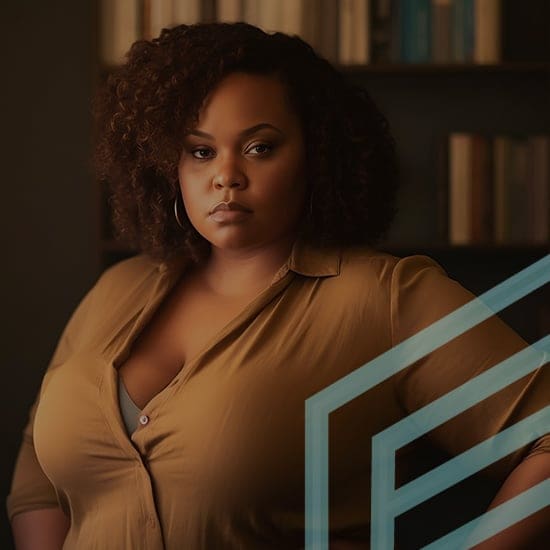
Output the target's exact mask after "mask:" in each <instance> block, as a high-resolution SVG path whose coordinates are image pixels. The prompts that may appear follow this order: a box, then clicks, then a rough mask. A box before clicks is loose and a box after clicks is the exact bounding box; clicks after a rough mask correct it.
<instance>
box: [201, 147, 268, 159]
mask: <svg viewBox="0 0 550 550" xmlns="http://www.w3.org/2000/svg"><path fill="white" fill-rule="evenodd" d="M254 149H256V150H258V149H260V151H258V152H257V153H256V155H264V154H267V153H270V152H271V151H272V150H273V146H272V145H270V144H268V143H258V144H257V145H253V146H252V147H250V149H249V151H252V150H254ZM205 151H206V152H208V151H210V149H207V148H205V147H201V148H198V149H193V151H191V154H192V155H193V157H194V158H196V159H197V160H206V159H207V158H208V157H207V156H205V155H203V153H204V152H205ZM195 153H198V156H197V155H196V154H195ZM256 155H255V156H256Z"/></svg>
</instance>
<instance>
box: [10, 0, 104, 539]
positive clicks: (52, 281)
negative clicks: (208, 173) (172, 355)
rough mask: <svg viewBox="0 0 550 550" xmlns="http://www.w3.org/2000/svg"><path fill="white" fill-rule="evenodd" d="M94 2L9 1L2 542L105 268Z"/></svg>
mask: <svg viewBox="0 0 550 550" xmlns="http://www.w3.org/2000/svg"><path fill="white" fill-rule="evenodd" d="M94 4H95V2H94V1H93V0H79V1H78V2H74V1H71V0H49V1H48V2H42V1H39V0H31V1H29V0H27V1H25V2H4V3H3V4H2V18H1V21H2V32H0V40H1V41H2V44H1V46H2V47H1V48H0V51H1V52H2V54H1V55H2V65H1V67H2V101H1V109H2V143H1V151H2V189H1V199H0V208H1V211H0V220H1V223H2V230H1V232H0V234H1V239H2V242H1V249H2V252H3V254H2V270H1V283H2V284H1V285H0V288H1V291H2V296H1V302H0V303H1V304H2V319H3V323H2V325H3V326H2V345H1V346H0V354H1V355H0V358H1V359H0V367H1V369H2V382H3V391H2V398H1V399H0V407H1V409H0V410H1V414H0V418H1V419H2V424H1V429H2V434H1V435H2V453H1V454H0V474H1V479H0V493H1V495H2V507H3V508H2V513H1V514H0V548H10V547H11V545H12V543H11V530H10V528H9V525H8V521H7V515H6V512H5V496H6V495H7V493H8V491H9V484H10V481H11V475H12V468H13V463H14V460H15V456H16V453H17V449H18V447H19V443H20V439H21V430H22V429H23V426H24V424H25V423H26V420H27V412H28V408H29V407H30V405H31V402H32V400H33V399H34V395H35V393H36V392H37V391H38V388H39V384H40V381H41V377H42V374H43V372H44V369H45V368H46V366H47V363H48V361H49V359H50V357H51V354H52V353H53V350H54V347H55V344H56V342H57V338H58V337H59V335H60V333H61V330H62V329H63V326H64V324H65V323H66V321H67V320H68V317H69V315H70V313H71V312H72V310H73V309H74V307H75V306H76V304H77V302H78V301H79V300H80V298H81V297H82V296H83V294H84V293H85V291H86V290H87V288H88V287H89V286H90V285H91V284H92V282H93V279H94V277H95V276H96V274H97V270H98V260H97V250H98V247H97V241H96V239H97V227H96V226H97V222H96V214H95V212H96V208H95V201H96V200H97V198H96V194H95V190H94V186H93V184H92V178H91V176H90V173H89V169H88V164H87V162H88V161H87V159H88V154H89V146H90V143H89V141H90V125H91V124H90V120H89V101H90V94H91V90H92V87H93V74H94V70H93V66H94V65H93V64H94V62H95V59H94V52H95V46H94V40H95V36H94V34H95V19H94V18H95V15H94V9H95V8H94Z"/></svg>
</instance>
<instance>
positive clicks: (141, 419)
mask: <svg viewBox="0 0 550 550" xmlns="http://www.w3.org/2000/svg"><path fill="white" fill-rule="evenodd" d="M147 422H149V417H148V416H147V415H145V414H142V415H141V416H140V417H139V423H140V424H141V425H142V426H145V424H147Z"/></svg>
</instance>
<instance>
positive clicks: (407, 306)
mask: <svg viewBox="0 0 550 550" xmlns="http://www.w3.org/2000/svg"><path fill="white" fill-rule="evenodd" d="M473 299H475V295H474V294H473V293H471V292H470V291H468V290H467V289H465V288H464V287H463V286H461V285H460V284H459V283H458V282H457V281H455V280H454V279H452V278H450V277H449V276H448V275H447V274H446V272H445V271H444V269H443V268H442V267H441V266H440V265H439V264H438V263H437V262H435V261H434V260H432V259H431V258H429V257H428V256H423V255H416V256H408V257H405V258H401V259H399V261H397V262H396V264H395V266H394V269H393V272H392V276H391V299H390V319H391V325H392V326H391V331H392V345H393V346H395V345H397V344H399V343H400V342H402V341H404V340H406V339H407V338H409V337H411V336H413V335H415V334H416V333H417V332H419V331H420V330H422V329H424V328H426V327H428V326H429V325H431V324H432V323H434V322H436V321H438V320H439V319H441V318H442V317H445V316H446V315H447V314H449V313H451V312H453V311H454V310H456V309H457V308H459V307H460V306H462V305H464V304H466V303H467V302H469V301H471V300H473ZM528 346H529V344H528V343H527V342H526V341H525V340H524V339H523V338H521V337H520V336H519V335H518V334H517V333H516V332H515V331H514V330H513V329H512V328H511V327H509V326H508V325H507V324H506V323H505V322H504V321H502V319H501V318H500V317H498V315H496V314H494V315H492V316H490V317H489V318H488V319H486V320H485V321H483V322H481V323H479V324H478V325H476V326H475V327H472V328H471V329H469V330H467V331H466V332H464V333H462V334H461V335H459V336H457V337H455V338H453V339H452V340H450V341H449V342H447V343H446V344H444V345H442V346H440V347H439V348H437V349H435V350H434V351H433V352H431V353H429V354H428V355H426V356H425V357H423V358H421V359H419V360H417V361H416V362H415V363H413V364H412V365H411V366H409V367H407V368H405V369H404V370H402V371H400V372H399V373H398V374H396V375H395V376H394V384H395V391H396V396H397V399H398V401H399V403H400V405H401V407H402V408H403V412H404V414H406V415H407V414H411V413H412V412H414V411H416V410H418V409H420V408H422V407H423V406H425V405H427V404H428V403H430V402H432V401H433V400H434V399H436V398H438V397H441V396H442V395H444V394H446V393H448V392H449V391H451V390H453V389H455V388H457V387H458V386H460V385H462V384H464V383H465V382H467V381H468V380H470V379H471V378H474V377H475V376H477V375H479V374H481V373H482V372H484V371H486V370H488V369H490V368H491V367H494V366H496V365H497V364H498V363H500V362H501V361H504V360H505V359H507V358H509V357H510V356H511V355H514V354H515V353H517V352H518V351H520V350H522V349H524V348H526V347H528ZM544 361H545V359H544V356H543V354H542V353H541V361H540V363H539V366H538V367H537V369H536V370H534V371H532V372H531V373H529V374H528V375H526V376H524V377H522V378H521V379H519V380H517V381H516V382H514V383H512V384H510V385H508V386H506V387H505V388H503V389H501V390H500V391H497V392H496V393H494V394H492V395H491V396H489V397H487V398H486V399H484V400H482V401H481V402H480V403H477V404H476V405H474V406H472V407H470V408H468V409H466V410H465V411H464V412H461V413H460V414H458V415H456V416H455V417H453V418H452V419H450V420H448V421H446V422H445V423H443V424H441V425H440V426H439V427H437V428H435V429H434V430H432V431H431V432H430V433H429V434H428V437H429V438H430V439H431V441H432V443H435V444H436V445H437V446H438V447H440V448H442V449H443V450H444V451H446V452H447V453H449V454H450V455H457V454H460V453H462V452H464V451H466V450H467V449H469V448H471V447H472V446H474V445H476V444H478V443H481V442H482V441H484V440H485V439H487V438H489V437H491V436H493V435H495V434H497V433H499V432H501V431H502V430H503V429H505V428H507V427H509V426H512V425H513V424H515V423H517V422H518V421H520V420H522V419H524V418H526V417H527V416H530V415H531V414H534V413H536V412H538V411H540V410H541V409H542V408H544V407H546V406H548V404H549V403H550V372H549V368H548V364H546V365H545V364H544ZM549 451H550V435H549V434H548V433H546V435H543V436H542V437H539V438H538V439H536V440H535V441H532V442H531V443H529V444H527V445H524V446H523V447H521V448H519V449H517V450H515V451H514V452H512V453H511V454H509V455H507V456H506V457H504V458H502V459H500V460H498V461H497V462H495V463H493V464H491V466H489V467H487V468H486V469H485V470H484V471H483V473H484V474H486V475H488V476H489V477H491V478H493V479H495V480H497V481H499V482H502V481H504V479H505V478H506V477H507V476H508V474H509V473H510V472H511V471H512V470H513V469H514V468H515V466H516V465H517V464H519V462H521V461H522V460H523V459H525V458H526V457H527V456H531V455H534V454H538V453H542V452H549Z"/></svg>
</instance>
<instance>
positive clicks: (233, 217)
mask: <svg viewBox="0 0 550 550" xmlns="http://www.w3.org/2000/svg"><path fill="white" fill-rule="evenodd" d="M250 214H252V212H248V211H245V210H216V212H213V213H212V214H210V217H211V218H212V219H213V220H214V221H215V222H237V221H242V220H244V219H246V217H247V216H250Z"/></svg>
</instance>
